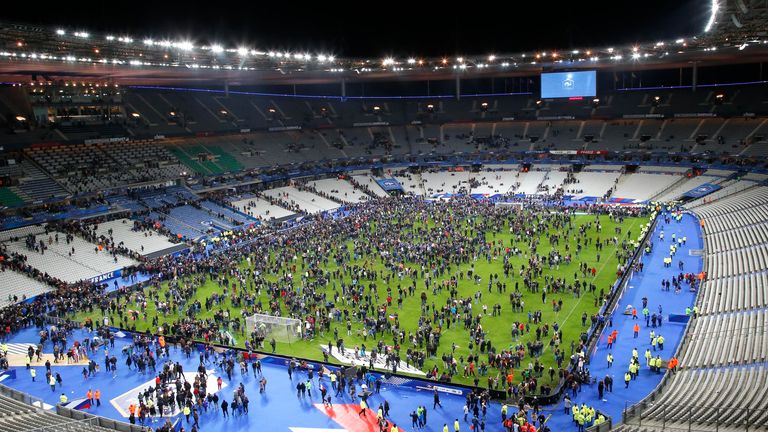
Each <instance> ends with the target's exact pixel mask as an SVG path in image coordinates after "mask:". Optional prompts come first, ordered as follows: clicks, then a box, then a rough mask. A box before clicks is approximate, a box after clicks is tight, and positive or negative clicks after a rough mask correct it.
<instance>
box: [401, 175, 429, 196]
mask: <svg viewBox="0 0 768 432" xmlns="http://www.w3.org/2000/svg"><path fill="white" fill-rule="evenodd" d="M394 178H395V180H397V181H398V182H399V183H400V186H402V187H403V191H404V192H405V193H410V194H413V195H421V196H424V195H426V194H427V191H426V190H425V189H424V185H423V184H422V182H421V175H420V174H409V173H402V174H398V175H395V176H394Z"/></svg>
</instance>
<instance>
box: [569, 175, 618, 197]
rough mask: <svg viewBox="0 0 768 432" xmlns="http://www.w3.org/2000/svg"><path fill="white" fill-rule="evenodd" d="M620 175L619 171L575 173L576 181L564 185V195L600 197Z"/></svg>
mask: <svg viewBox="0 0 768 432" xmlns="http://www.w3.org/2000/svg"><path fill="white" fill-rule="evenodd" d="M620 175H621V173H620V172H617V171H611V172H580V173H578V174H575V178H576V183H570V184H568V185H566V187H565V193H566V195H574V196H575V197H577V198H581V197H597V198H602V197H603V196H604V195H605V194H606V193H607V192H608V189H610V188H611V187H613V185H614V183H615V181H616V180H617V179H618V178H619V176H620Z"/></svg>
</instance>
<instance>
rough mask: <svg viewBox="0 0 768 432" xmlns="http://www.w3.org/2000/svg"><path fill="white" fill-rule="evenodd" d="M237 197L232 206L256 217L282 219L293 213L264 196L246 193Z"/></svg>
mask: <svg viewBox="0 0 768 432" xmlns="http://www.w3.org/2000/svg"><path fill="white" fill-rule="evenodd" d="M238 198H239V199H237V200H236V201H233V202H232V204H231V205H232V207H234V208H236V209H237V210H238V211H241V212H243V213H246V214H248V215H250V216H252V217H255V218H257V219H261V220H270V219H272V218H275V219H282V218H285V217H289V216H293V215H294V214H295V213H294V212H292V211H290V210H287V209H284V208H282V207H280V206H278V205H275V204H272V203H270V202H269V201H267V200H265V199H264V198H260V197H257V196H256V195H252V194H248V195H246V196H241V197H238Z"/></svg>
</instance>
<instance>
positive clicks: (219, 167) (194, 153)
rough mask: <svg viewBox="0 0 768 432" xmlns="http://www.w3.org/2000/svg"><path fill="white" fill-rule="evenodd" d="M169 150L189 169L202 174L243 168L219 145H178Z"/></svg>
mask: <svg viewBox="0 0 768 432" xmlns="http://www.w3.org/2000/svg"><path fill="white" fill-rule="evenodd" d="M169 150H170V152H171V153H173V154H174V155H175V156H176V157H177V158H179V160H180V161H181V162H183V163H184V164H185V165H187V166H188V167H189V168H190V169H192V170H193V171H195V172H197V173H198V174H202V175H212V174H223V173H226V172H234V171H239V170H241V169H243V165H242V164H241V163H240V162H239V161H238V160H237V159H236V158H235V157H234V156H232V155H231V154H229V153H227V152H226V151H224V150H223V149H222V148H221V147H219V146H213V145H179V146H170V147H169Z"/></svg>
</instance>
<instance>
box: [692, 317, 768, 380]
mask: <svg viewBox="0 0 768 432" xmlns="http://www.w3.org/2000/svg"><path fill="white" fill-rule="evenodd" d="M766 327H768V311H766V310H765V309H759V310H750V311H745V312H737V313H730V314H718V315H704V316H701V317H699V318H698V319H695V320H693V321H692V322H691V325H690V327H689V328H688V334H687V336H686V338H687V339H686V345H685V346H684V347H683V348H682V350H681V353H680V364H681V365H682V366H683V367H685V368H693V367H717V366H730V365H735V364H747V363H757V362H764V361H766V356H768V328H766ZM713 341H720V343H713Z"/></svg>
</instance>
